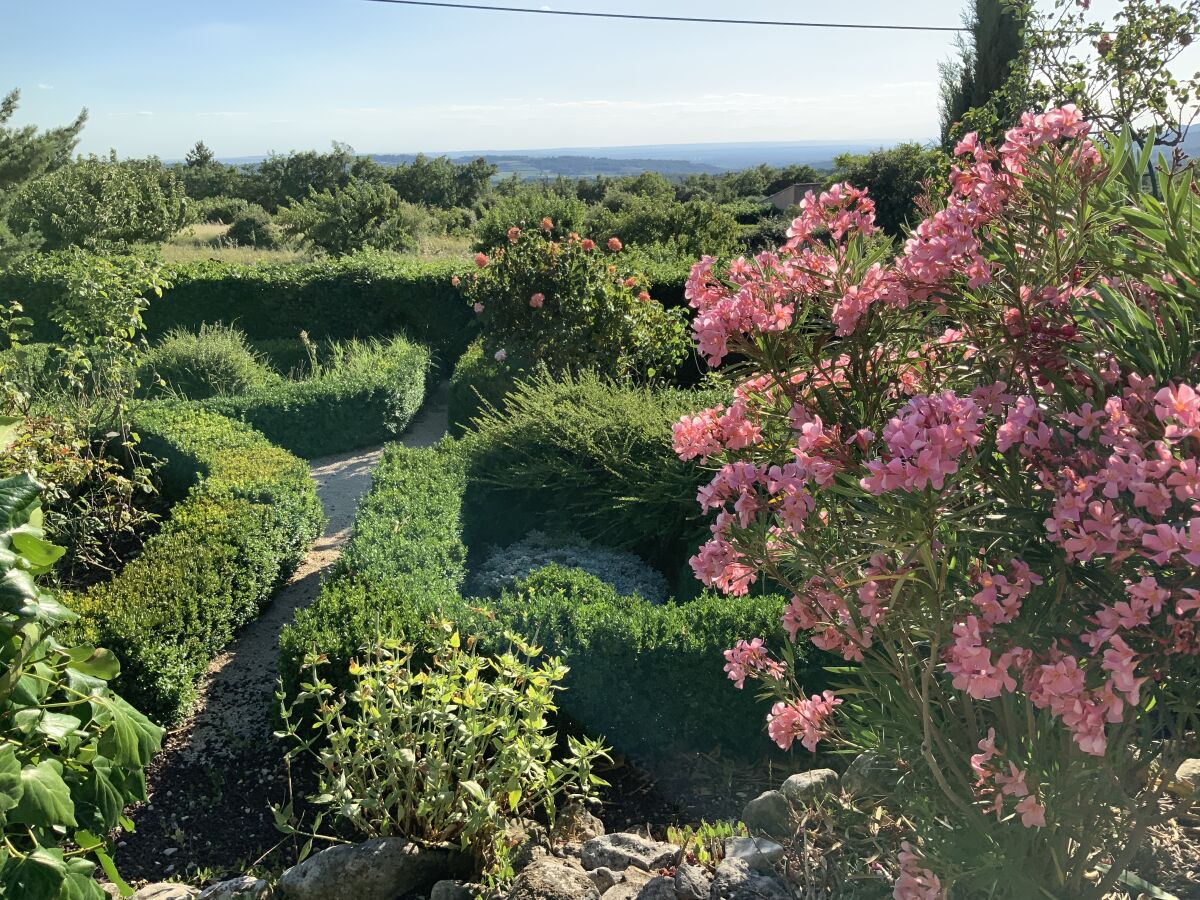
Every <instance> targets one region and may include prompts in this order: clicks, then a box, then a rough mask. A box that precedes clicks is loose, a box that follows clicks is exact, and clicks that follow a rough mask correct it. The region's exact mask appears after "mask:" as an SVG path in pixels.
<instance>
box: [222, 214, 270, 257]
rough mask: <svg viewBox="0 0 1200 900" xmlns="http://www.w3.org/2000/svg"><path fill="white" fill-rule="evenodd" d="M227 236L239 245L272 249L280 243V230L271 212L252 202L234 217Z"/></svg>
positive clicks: (227, 238) (226, 233)
mask: <svg viewBox="0 0 1200 900" xmlns="http://www.w3.org/2000/svg"><path fill="white" fill-rule="evenodd" d="M225 238H226V240H230V241H233V242H234V243H236V244H237V245H238V246H239V247H261V248H263V249H270V248H271V247H276V246H278V245H279V230H278V228H276V226H275V222H274V220H273V219H272V218H271V214H270V213H269V212H267V211H266V210H265V209H263V208H262V207H261V206H258V205H257V204H254V203H251V204H248V205H247V207H246V208H245V209H244V210H242V211H241V212H239V213H238V214H237V215H236V216H234V217H233V224H231V225H230V226H229V230H228V231H227V232H225Z"/></svg>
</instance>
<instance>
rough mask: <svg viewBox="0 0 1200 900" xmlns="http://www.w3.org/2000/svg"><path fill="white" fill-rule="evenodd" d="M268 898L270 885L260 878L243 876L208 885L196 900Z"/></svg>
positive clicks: (253, 899) (255, 899)
mask: <svg viewBox="0 0 1200 900" xmlns="http://www.w3.org/2000/svg"><path fill="white" fill-rule="evenodd" d="M270 896H271V885H269V884H268V883H267V882H265V881H263V880H262V879H261V878H255V877H253V876H252V875H243V876H242V877H240V878H230V879H228V880H226V881H218V882H217V883H216V884H210V885H209V886H208V887H206V888H205V889H204V890H202V891H201V892H200V896H199V897H197V898H196V900H266V898H267V897H270Z"/></svg>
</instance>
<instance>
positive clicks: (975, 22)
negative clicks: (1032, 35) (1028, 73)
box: [941, 0, 1023, 146]
mask: <svg viewBox="0 0 1200 900" xmlns="http://www.w3.org/2000/svg"><path fill="white" fill-rule="evenodd" d="M964 24H965V25H966V26H967V28H968V29H969V37H968V38H967V39H966V40H961V39H960V41H959V47H958V59H955V60H951V61H949V62H947V63H945V64H943V65H942V67H941V70H942V85H941V95H942V96H941V117H942V143H943V144H944V145H947V146H948V145H949V144H950V143H952V142H953V140H954V138H955V136H956V131H957V126H958V125H959V123H960V122H961V121H962V119H963V117H964V116H965V115H966V114H967V113H968V112H969V111H970V110H972V109H979V108H980V107H983V106H985V105H988V104H989V103H991V105H992V107H993V109H994V112H995V117H996V122H995V125H996V127H997V128H998V129H999V130H1003V129H1005V128H1007V127H1008V126H1009V125H1010V124H1012V122H1013V120H1014V119H1015V118H1016V116H1017V114H1018V113H1019V112H1020V110H1017V109H1013V108H1012V104H1011V103H1008V102H1006V99H1005V97H1004V94H1003V91H1002V89H1003V88H1004V86H1005V83H1006V82H1007V81H1008V78H1009V75H1010V73H1011V72H1012V69H1013V64H1014V63H1015V62H1016V61H1017V60H1018V58H1019V57H1020V55H1021V49H1022V44H1023V38H1022V33H1021V32H1022V17H1021V14H1020V13H1019V12H1016V11H1015V10H1014V9H1013V8H1012V6H1011V4H1009V3H1006V2H1005V0H973V3H972V7H971V8H970V10H969V11H968V13H967V14H966V16H965V17H964Z"/></svg>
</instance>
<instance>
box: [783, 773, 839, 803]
mask: <svg viewBox="0 0 1200 900" xmlns="http://www.w3.org/2000/svg"><path fill="white" fill-rule="evenodd" d="M837 789H838V773H837V772H835V771H833V769H812V770H810V771H808V772H797V773H796V774H795V775H793V776H792V777H791V778H789V779H788V780H787V781H785V782H784V783H783V786H782V787H780V789H779V793H781V794H783V796H784V797H786V798H787V801H788V802H789V803H791V804H792V805H793V806H803V805H804V804H806V803H812V802H813V801H814V800H820V799H822V798H823V797H825V796H827V795H828V794H831V793H833V792H835V791H836V790H837Z"/></svg>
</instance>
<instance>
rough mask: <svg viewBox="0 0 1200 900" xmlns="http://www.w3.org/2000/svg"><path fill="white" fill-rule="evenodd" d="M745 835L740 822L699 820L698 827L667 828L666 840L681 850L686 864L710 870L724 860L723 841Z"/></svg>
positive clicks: (670, 826) (680, 826) (679, 826)
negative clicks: (686, 861)
mask: <svg viewBox="0 0 1200 900" xmlns="http://www.w3.org/2000/svg"><path fill="white" fill-rule="evenodd" d="M747 835H749V832H748V831H747V830H746V826H745V825H743V824H742V823H741V822H707V821H704V820H701V822H700V824H699V825H669V826H667V840H668V841H669V842H670V843H672V844H677V845H678V846H680V847H682V848H683V853H684V856H685V857H686V858H687V860H688V862H690V863H692V864H693V865H698V866H704V867H705V868H707V869H712V870H715V869H716V868H717V864H718V863H720V862H721V860H722V859H724V858H725V841H726V840H728V839H729V838H733V837H746V836H747Z"/></svg>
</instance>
